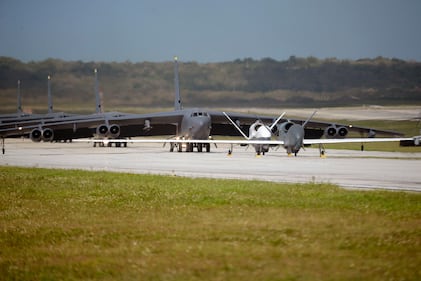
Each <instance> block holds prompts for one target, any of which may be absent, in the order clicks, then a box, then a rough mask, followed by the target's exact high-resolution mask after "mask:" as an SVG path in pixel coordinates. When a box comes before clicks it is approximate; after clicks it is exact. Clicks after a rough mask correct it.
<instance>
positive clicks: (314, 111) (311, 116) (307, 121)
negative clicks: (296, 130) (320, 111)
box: [302, 110, 317, 128]
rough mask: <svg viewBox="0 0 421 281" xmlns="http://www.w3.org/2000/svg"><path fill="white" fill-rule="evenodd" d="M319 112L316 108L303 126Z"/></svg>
mask: <svg viewBox="0 0 421 281" xmlns="http://www.w3.org/2000/svg"><path fill="white" fill-rule="evenodd" d="M316 113H317V110H315V111H314V112H313V113H312V114H311V115H310V117H308V118H307V120H306V121H305V122H304V124H303V125H302V126H303V128H304V127H305V126H306V125H307V123H308V122H309V121H310V120H311V118H313V116H314V115H315V114H316Z"/></svg>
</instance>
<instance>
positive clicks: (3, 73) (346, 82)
mask: <svg viewBox="0 0 421 281" xmlns="http://www.w3.org/2000/svg"><path fill="white" fill-rule="evenodd" d="M95 68H97V69H98V71H99V79H100V88H101V91H102V92H103V94H104V103H105V107H106V108H108V109H112V108H113V107H118V106H128V105H131V106H133V105H135V106H142V107H150V106H153V107H156V106H160V107H171V106H172V104H173V92H174V75H173V63H172V62H171V61H168V62H162V63H152V62H141V63H131V62H123V63H116V62H109V63H106V62H82V61H71V62H66V61H62V60H56V59H48V60H45V61H40V62H28V63H23V62H21V61H19V60H15V59H12V58H7V57H0V77H1V79H0V100H1V101H2V102H1V103H2V108H1V109H2V110H1V111H5V110H6V109H7V110H9V111H10V110H14V108H15V107H16V106H15V105H16V84H17V80H21V81H22V96H23V100H24V105H26V106H29V105H31V106H32V105H44V104H46V93H47V76H48V75H52V77H53V80H52V81H53V82H52V91H53V95H54V99H55V105H56V107H60V106H61V105H64V104H69V103H72V104H74V105H86V104H92V108H93V106H94V100H95V99H94V90H93V89H94V78H93V77H94V75H93V70H94V69H95ZM179 70H180V84H181V91H182V97H183V101H184V104H185V105H187V106H208V107H209V106H212V107H220V106H229V107H235V106H264V107H283V108H284V107H287V106H299V107H305V106H309V107H315V106H329V105H362V104H380V105H390V104H414V103H416V104H421V63H420V62H412V61H402V60H398V59H387V58H383V57H378V58H376V59H361V60H357V61H351V60H338V59H334V58H332V59H324V60H320V59H317V58H314V57H308V58H298V57H294V56H292V57H290V58H289V59H288V60H285V61H276V60H273V59H270V58H265V59H261V60H254V59H251V58H246V59H241V60H240V59H238V60H235V61H232V62H221V63H207V64H199V63H196V62H180V67H179Z"/></svg>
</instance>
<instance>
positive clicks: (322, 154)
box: [319, 144, 326, 158]
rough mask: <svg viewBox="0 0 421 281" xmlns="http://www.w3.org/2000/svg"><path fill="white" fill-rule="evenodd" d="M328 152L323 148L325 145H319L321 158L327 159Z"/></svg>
mask: <svg viewBox="0 0 421 281" xmlns="http://www.w3.org/2000/svg"><path fill="white" fill-rule="evenodd" d="M325 152H326V150H325V148H324V146H323V144H319V154H320V158H326V154H325Z"/></svg>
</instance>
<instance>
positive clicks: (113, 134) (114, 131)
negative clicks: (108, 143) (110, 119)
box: [108, 124, 120, 138]
mask: <svg viewBox="0 0 421 281" xmlns="http://www.w3.org/2000/svg"><path fill="white" fill-rule="evenodd" d="M118 136H120V126H119V125H116V124H112V125H111V126H110V127H109V128H108V137H110V138H118Z"/></svg>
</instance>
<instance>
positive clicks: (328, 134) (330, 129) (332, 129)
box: [325, 126, 338, 138]
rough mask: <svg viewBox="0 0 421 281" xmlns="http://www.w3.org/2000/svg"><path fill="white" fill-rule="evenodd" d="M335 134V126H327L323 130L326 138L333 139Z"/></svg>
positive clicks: (336, 131)
mask: <svg viewBox="0 0 421 281" xmlns="http://www.w3.org/2000/svg"><path fill="white" fill-rule="evenodd" d="M337 133H338V130H337V129H336V126H329V127H327V128H326V129H325V136H326V138H334V137H335V136H336V134H337Z"/></svg>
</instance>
